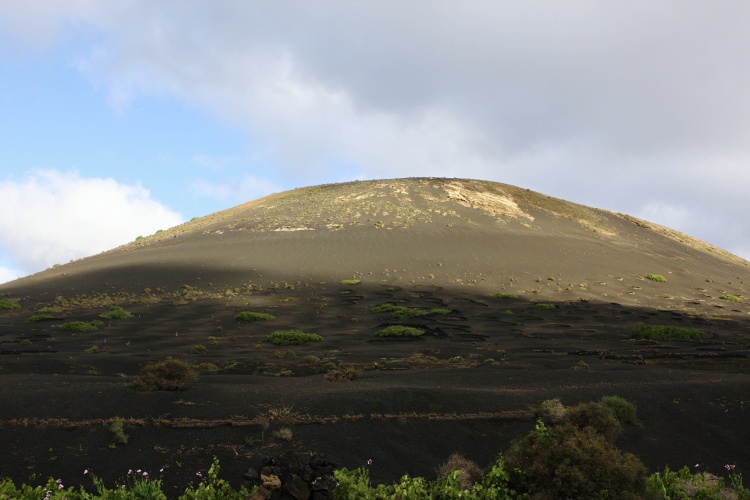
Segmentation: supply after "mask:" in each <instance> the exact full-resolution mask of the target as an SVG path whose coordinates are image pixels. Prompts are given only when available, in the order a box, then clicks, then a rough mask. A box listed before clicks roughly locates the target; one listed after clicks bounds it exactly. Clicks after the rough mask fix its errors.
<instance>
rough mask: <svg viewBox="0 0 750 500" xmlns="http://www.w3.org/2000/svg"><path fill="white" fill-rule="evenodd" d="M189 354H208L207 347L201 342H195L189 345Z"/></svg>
mask: <svg viewBox="0 0 750 500" xmlns="http://www.w3.org/2000/svg"><path fill="white" fill-rule="evenodd" d="M190 354H198V355H203V354H208V347H206V346H204V345H203V344H195V345H194V346H192V347H190Z"/></svg>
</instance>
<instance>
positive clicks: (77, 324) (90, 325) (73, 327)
mask: <svg viewBox="0 0 750 500" xmlns="http://www.w3.org/2000/svg"><path fill="white" fill-rule="evenodd" d="M103 324H104V323H103V322H101V321H99V320H98V319H95V320H93V321H68V322H66V323H63V324H62V325H60V329H61V330H70V331H71V332H78V333H84V332H95V331H96V330H97V329H98V328H99V327H100V326H102V325H103Z"/></svg>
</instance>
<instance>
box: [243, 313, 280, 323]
mask: <svg viewBox="0 0 750 500" xmlns="http://www.w3.org/2000/svg"><path fill="white" fill-rule="evenodd" d="M234 319H236V320H237V321H268V320H272V319H276V316H274V315H273V314H266V313H259V312H253V311H242V312H240V313H239V314H237V316H235V318H234Z"/></svg>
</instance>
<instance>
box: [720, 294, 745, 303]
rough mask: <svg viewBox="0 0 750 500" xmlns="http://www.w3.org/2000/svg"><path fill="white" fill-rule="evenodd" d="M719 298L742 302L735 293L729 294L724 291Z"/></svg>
mask: <svg viewBox="0 0 750 500" xmlns="http://www.w3.org/2000/svg"><path fill="white" fill-rule="evenodd" d="M719 298H720V299H723V300H728V301H730V302H743V300H742V297H738V296H737V295H731V294H728V293H725V294H724V295H720V296H719Z"/></svg>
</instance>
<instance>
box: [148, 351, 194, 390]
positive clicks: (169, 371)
mask: <svg viewBox="0 0 750 500" xmlns="http://www.w3.org/2000/svg"><path fill="white" fill-rule="evenodd" d="M197 378H198V374H197V373H196V372H195V370H194V369H193V368H192V367H191V366H190V365H189V364H188V363H186V362H185V361H179V360H176V359H172V358H167V359H165V360H163V361H156V362H154V363H149V364H147V365H146V366H144V367H143V368H142V369H141V371H140V372H139V373H138V374H137V375H136V376H135V378H134V380H133V388H134V389H136V390H138V391H176V390H180V389H182V388H184V387H185V385H186V384H187V383H188V382H192V381H193V380H195V379H197Z"/></svg>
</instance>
